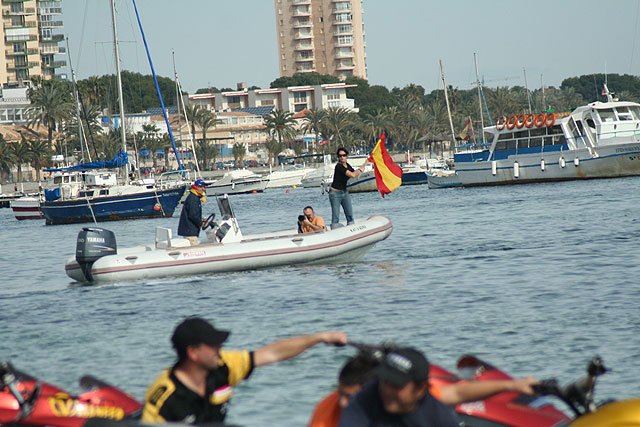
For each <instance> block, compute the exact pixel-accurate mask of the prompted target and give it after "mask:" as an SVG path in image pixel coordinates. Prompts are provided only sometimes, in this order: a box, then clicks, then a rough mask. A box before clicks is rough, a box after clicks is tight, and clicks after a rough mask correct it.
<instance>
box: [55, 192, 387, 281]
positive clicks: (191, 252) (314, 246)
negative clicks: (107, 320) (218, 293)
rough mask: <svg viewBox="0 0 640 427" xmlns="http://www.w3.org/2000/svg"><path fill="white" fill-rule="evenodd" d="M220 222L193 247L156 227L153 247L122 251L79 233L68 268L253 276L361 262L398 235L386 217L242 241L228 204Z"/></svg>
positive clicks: (209, 225)
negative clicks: (308, 266) (284, 267)
mask: <svg viewBox="0 0 640 427" xmlns="http://www.w3.org/2000/svg"><path fill="white" fill-rule="evenodd" d="M217 201H218V207H219V208H220V214H221V220H220V222H219V223H216V222H214V218H213V216H214V215H211V216H210V217H209V218H207V221H206V222H205V224H204V226H203V227H204V228H205V230H206V235H207V240H208V242H206V243H201V244H199V245H197V246H190V244H189V241H188V240H186V239H184V238H182V237H173V236H172V233H171V230H170V229H168V228H163V227H157V228H156V239H155V242H154V243H151V244H146V245H139V246H135V247H132V248H124V249H122V248H117V246H116V239H115V235H114V233H113V232H111V231H109V230H105V229H103V228H99V227H85V228H83V230H82V231H81V232H80V233H79V235H78V239H77V245H76V256H75V257H73V258H70V259H69V260H68V261H67V263H66V266H65V271H66V273H67V275H68V276H69V277H71V278H72V279H74V280H76V281H78V282H116V281H118V282H119V281H128V280H138V279H149V278H157V277H166V276H178V275H180V276H185V275H190V274H207V273H219V272H227V271H241V270H253V269H258V268H268V267H275V266H282V265H301V264H309V263H311V264H313V263H315V264H326V263H331V262H338V263H344V262H354V261H357V260H359V259H361V258H362V257H363V256H364V255H365V253H366V252H367V251H368V250H369V249H371V247H373V245H374V244H376V243H377V242H379V241H381V240H384V239H386V238H387V237H388V236H389V235H390V234H391V231H392V229H393V226H392V224H391V221H390V220H389V219H388V218H387V217H385V216H382V215H373V216H371V217H369V218H366V219H357V220H356V221H355V223H354V224H349V225H341V226H339V227H335V228H334V229H332V230H328V231H326V232H316V233H304V234H299V233H298V232H297V230H296V229H288V230H281V231H273V232H265V233H257V234H247V235H243V234H242V231H241V230H240V226H239V225H238V220H237V218H236V216H235V214H234V213H233V210H232V209H231V205H230V204H229V199H228V198H227V197H221V198H218V199H217Z"/></svg>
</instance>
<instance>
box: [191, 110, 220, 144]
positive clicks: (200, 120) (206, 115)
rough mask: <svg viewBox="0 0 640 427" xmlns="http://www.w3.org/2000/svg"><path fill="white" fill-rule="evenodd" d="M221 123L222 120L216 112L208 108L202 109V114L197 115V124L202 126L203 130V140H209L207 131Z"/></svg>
mask: <svg viewBox="0 0 640 427" xmlns="http://www.w3.org/2000/svg"><path fill="white" fill-rule="evenodd" d="M221 123H222V120H220V119H219V118H217V117H216V115H215V114H211V113H210V112H208V111H206V110H202V112H201V113H200V115H199V116H198V117H196V124H197V125H198V126H200V129H201V130H202V141H203V142H207V131H208V130H209V128H210V127H213V128H215V127H216V126H217V125H219V124H221Z"/></svg>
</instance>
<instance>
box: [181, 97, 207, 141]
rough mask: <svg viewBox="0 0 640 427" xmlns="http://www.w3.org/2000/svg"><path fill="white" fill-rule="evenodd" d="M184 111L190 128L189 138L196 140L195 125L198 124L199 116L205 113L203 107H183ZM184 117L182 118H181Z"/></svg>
mask: <svg viewBox="0 0 640 427" xmlns="http://www.w3.org/2000/svg"><path fill="white" fill-rule="evenodd" d="M184 111H185V114H186V117H185V118H186V119H187V121H188V122H189V126H191V137H192V138H193V139H194V141H195V139H196V123H197V122H198V120H199V118H200V116H201V115H202V114H203V113H204V112H206V110H205V109H204V107H201V106H199V105H195V104H193V105H185V107H184ZM183 117H184V116H183Z"/></svg>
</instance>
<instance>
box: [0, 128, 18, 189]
mask: <svg viewBox="0 0 640 427" xmlns="http://www.w3.org/2000/svg"><path fill="white" fill-rule="evenodd" d="M15 164H16V159H15V156H14V154H13V150H12V148H11V145H9V144H7V141H6V140H5V139H4V136H3V135H2V134H1V133H0V182H4V181H5V178H6V177H8V176H9V175H10V174H11V168H13V167H14V166H15Z"/></svg>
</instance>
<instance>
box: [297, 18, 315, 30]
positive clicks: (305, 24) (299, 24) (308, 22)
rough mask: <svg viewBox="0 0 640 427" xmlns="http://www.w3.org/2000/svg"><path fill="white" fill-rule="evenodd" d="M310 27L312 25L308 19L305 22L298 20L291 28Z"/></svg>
mask: <svg viewBox="0 0 640 427" xmlns="http://www.w3.org/2000/svg"><path fill="white" fill-rule="evenodd" d="M311 27H313V23H312V22H311V20H310V19H306V20H301V19H299V20H298V22H296V23H295V24H293V28H311Z"/></svg>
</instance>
